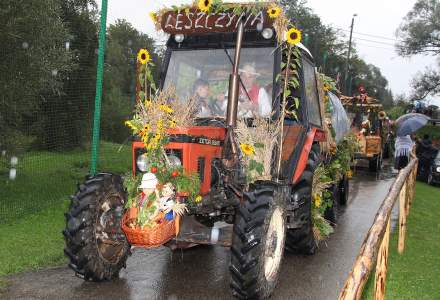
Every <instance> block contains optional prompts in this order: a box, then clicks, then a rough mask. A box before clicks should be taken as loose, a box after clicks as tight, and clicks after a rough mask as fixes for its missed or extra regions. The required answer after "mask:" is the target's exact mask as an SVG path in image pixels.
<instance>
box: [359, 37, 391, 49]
mask: <svg viewBox="0 0 440 300" xmlns="http://www.w3.org/2000/svg"><path fill="white" fill-rule="evenodd" d="M354 39H356V40H359V41H364V42H370V43H376V44H380V45H386V46H393V47H394V46H395V44H391V43H384V42H379V41H375V40H369V39H363V38H358V37H354Z"/></svg>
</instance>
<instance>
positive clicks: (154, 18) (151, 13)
mask: <svg viewBox="0 0 440 300" xmlns="http://www.w3.org/2000/svg"><path fill="white" fill-rule="evenodd" d="M149 15H150V18H151V20H152V21H153V23H156V22H157V15H156V13H154V12H150V13H149Z"/></svg>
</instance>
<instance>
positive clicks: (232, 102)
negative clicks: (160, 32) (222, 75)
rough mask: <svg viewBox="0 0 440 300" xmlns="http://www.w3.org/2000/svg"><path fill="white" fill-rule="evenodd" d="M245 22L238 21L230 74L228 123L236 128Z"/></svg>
mask: <svg viewBox="0 0 440 300" xmlns="http://www.w3.org/2000/svg"><path fill="white" fill-rule="evenodd" d="M243 33H244V22H243V19H241V20H240V21H239V23H238V32H237V46H236V48H235V57H234V67H233V70H232V74H231V75H230V76H229V93H228V109H227V114H226V125H227V126H228V128H229V127H233V128H235V127H236V126H237V109H238V94H239V82H240V74H239V66H240V55H241V47H242V43H243Z"/></svg>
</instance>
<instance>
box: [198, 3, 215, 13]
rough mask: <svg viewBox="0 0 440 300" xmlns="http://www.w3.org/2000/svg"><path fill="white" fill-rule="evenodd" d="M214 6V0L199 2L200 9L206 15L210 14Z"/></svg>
mask: <svg viewBox="0 0 440 300" xmlns="http://www.w3.org/2000/svg"><path fill="white" fill-rule="evenodd" d="M211 6H212V0H199V5H198V7H199V9H200V11H202V12H204V13H208V12H209V10H210V9H211Z"/></svg>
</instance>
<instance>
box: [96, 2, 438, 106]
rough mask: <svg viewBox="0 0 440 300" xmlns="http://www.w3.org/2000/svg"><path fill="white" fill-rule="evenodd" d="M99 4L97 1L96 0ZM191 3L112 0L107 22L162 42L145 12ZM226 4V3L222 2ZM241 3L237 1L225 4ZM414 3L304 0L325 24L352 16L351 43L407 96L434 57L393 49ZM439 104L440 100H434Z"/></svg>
mask: <svg viewBox="0 0 440 300" xmlns="http://www.w3.org/2000/svg"><path fill="white" fill-rule="evenodd" d="M97 2H100V0H97ZM191 2H192V0H162V1H153V0H150V1H148V0H147V1H146V0H125V1H121V0H113V1H109V7H108V22H110V23H114V21H115V20H116V19H126V20H127V21H129V22H130V23H132V24H133V26H134V27H135V28H137V29H138V30H140V31H142V32H145V33H148V34H150V35H152V36H153V37H154V38H155V39H156V40H160V41H164V40H165V39H166V36H165V35H158V34H156V32H155V30H154V27H153V23H152V21H151V20H150V18H149V16H148V13H149V12H151V11H156V10H158V9H159V8H162V7H164V6H169V5H174V4H176V5H180V4H184V3H191ZM225 2H226V1H225ZM228 2H240V1H234V0H231V1H228ZM415 2H416V1H415V0H387V1H384V0H362V1H361V0H333V1H324V0H307V3H308V4H307V5H308V6H309V7H310V8H312V9H313V11H314V12H315V13H317V14H318V15H319V16H320V17H321V19H322V20H323V22H324V23H325V24H329V25H332V26H334V27H337V28H340V29H342V30H346V31H345V33H346V34H347V37H346V38H347V39H348V30H349V27H350V24H351V17H352V15H353V14H355V13H356V14H357V15H358V16H357V17H356V18H355V23H354V32H355V33H354V35H353V36H354V40H355V42H356V48H357V50H358V52H359V54H360V55H361V57H362V58H363V59H364V60H365V61H366V62H367V63H372V64H374V65H376V66H378V67H379V68H380V69H381V71H382V73H383V74H384V75H385V77H386V78H387V79H388V81H389V86H390V87H391V90H392V91H393V93H394V94H401V93H408V92H409V90H410V88H409V83H410V81H411V78H412V77H413V76H414V74H416V73H417V72H418V71H422V70H424V68H425V67H426V66H428V65H430V64H433V63H434V61H435V60H434V58H432V57H426V56H417V57H412V58H405V59H404V58H401V57H399V56H398V55H397V54H396V52H395V50H394V46H393V45H394V43H395V39H396V37H395V31H396V29H397V27H398V26H399V24H400V23H401V22H402V19H403V17H404V16H405V15H406V14H407V13H408V11H410V10H411V8H412V6H413V5H414V3H415ZM436 102H437V103H438V104H440V100H439V101H436Z"/></svg>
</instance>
